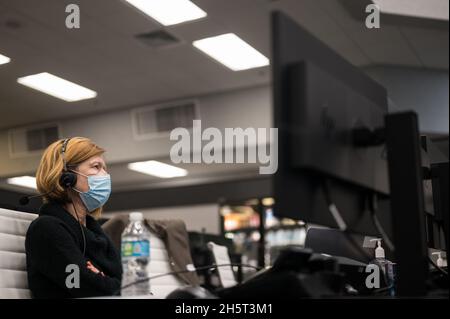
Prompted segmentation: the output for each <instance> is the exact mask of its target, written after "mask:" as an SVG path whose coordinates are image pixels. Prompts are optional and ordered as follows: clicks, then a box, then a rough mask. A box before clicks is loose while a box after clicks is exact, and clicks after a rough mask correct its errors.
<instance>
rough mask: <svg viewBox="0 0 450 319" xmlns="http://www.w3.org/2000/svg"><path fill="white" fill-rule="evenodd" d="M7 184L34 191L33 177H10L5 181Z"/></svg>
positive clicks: (34, 181) (34, 180)
mask: <svg viewBox="0 0 450 319" xmlns="http://www.w3.org/2000/svg"><path fill="white" fill-rule="evenodd" d="M6 182H7V183H8V184H11V185H16V186H21V187H27V188H34V189H36V188H37V186H36V178H35V177H33V176H19V177H11V178H8V179H7V180H6Z"/></svg>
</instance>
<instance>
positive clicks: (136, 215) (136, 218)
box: [130, 212, 144, 222]
mask: <svg viewBox="0 0 450 319" xmlns="http://www.w3.org/2000/svg"><path fill="white" fill-rule="evenodd" d="M143 219H144V215H142V213H139V212H133V213H130V220H131V221H132V222H137V221H141V220H143Z"/></svg>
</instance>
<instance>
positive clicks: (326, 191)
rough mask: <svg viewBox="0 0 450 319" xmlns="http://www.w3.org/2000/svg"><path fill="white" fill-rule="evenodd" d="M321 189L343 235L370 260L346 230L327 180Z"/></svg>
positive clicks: (367, 254)
mask: <svg viewBox="0 0 450 319" xmlns="http://www.w3.org/2000/svg"><path fill="white" fill-rule="evenodd" d="M322 191H323V193H324V196H325V201H326V204H327V207H328V210H329V212H330V213H331V215H332V216H333V218H334V219H335V221H336V224H337V225H338V227H339V229H340V230H341V231H342V233H343V234H344V235H345V237H346V238H347V240H348V241H349V242H350V243H351V244H352V246H353V247H354V248H356V250H357V251H358V252H359V253H360V254H361V255H362V256H364V257H365V258H366V259H367V260H372V259H373V257H372V256H370V255H369V253H368V252H367V251H365V250H364V249H363V248H362V247H361V246H360V245H359V244H358V243H357V242H356V241H355V239H354V238H353V237H352V236H351V234H350V233H349V232H348V229H347V224H346V223H345V221H344V220H343V218H342V216H341V214H340V213H339V210H338V208H337V206H336V204H335V203H334V202H333V200H332V198H331V191H330V186H329V181H328V180H327V179H325V180H323V182H322Z"/></svg>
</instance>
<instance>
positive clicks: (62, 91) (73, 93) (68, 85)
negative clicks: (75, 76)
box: [17, 72, 97, 102]
mask: <svg viewBox="0 0 450 319" xmlns="http://www.w3.org/2000/svg"><path fill="white" fill-rule="evenodd" d="M17 82H18V83H20V84H22V85H25V86H28V87H30V88H32V89H35V90H38V91H41V92H44V93H46V94H49V95H51V96H54V97H56V98H58V99H62V100H64V101H67V102H75V101H81V100H86V99H92V98H94V97H96V96H97V92H95V91H92V90H89V89H88V88H85V87H83V86H81V85H78V84H75V83H73V82H70V81H67V80H64V79H62V78H60V77H57V76H56V75H53V74H50V73H47V72H43V73H38V74H33V75H29V76H24V77H22V78H18V79H17Z"/></svg>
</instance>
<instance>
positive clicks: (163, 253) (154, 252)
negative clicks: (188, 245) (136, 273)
mask: <svg viewBox="0 0 450 319" xmlns="http://www.w3.org/2000/svg"><path fill="white" fill-rule="evenodd" d="M171 262H172V261H171V260H170V258H169V254H168V252H167V249H166V245H165V244H164V241H163V240H162V239H161V238H159V237H157V236H156V235H154V234H153V233H151V237H150V263H149V264H148V266H147V271H148V275H149V276H155V275H159V274H164V273H169V272H171V271H172V268H171ZM185 286H186V284H185V283H184V282H182V281H181V279H179V278H178V276H177V275H168V276H164V277H160V278H156V279H152V280H151V281H150V290H151V292H152V293H153V294H154V296H155V297H157V298H165V297H166V296H167V295H168V294H170V293H171V292H172V291H174V290H175V289H177V288H181V287H185Z"/></svg>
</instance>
